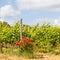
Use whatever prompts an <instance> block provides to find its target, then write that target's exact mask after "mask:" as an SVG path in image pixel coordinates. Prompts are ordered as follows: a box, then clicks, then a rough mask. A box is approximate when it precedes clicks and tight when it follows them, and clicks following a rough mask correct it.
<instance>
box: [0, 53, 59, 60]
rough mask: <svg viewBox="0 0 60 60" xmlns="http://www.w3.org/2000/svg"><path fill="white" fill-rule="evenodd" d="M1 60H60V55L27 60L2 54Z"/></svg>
mask: <svg viewBox="0 0 60 60" xmlns="http://www.w3.org/2000/svg"><path fill="white" fill-rule="evenodd" d="M0 60H60V55H50V54H44V56H42V57H40V58H39V59H25V58H23V57H18V56H10V55H4V54H0Z"/></svg>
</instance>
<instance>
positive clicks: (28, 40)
mask: <svg viewBox="0 0 60 60" xmlns="http://www.w3.org/2000/svg"><path fill="white" fill-rule="evenodd" d="M26 42H27V43H28V44H33V42H32V41H31V40H30V39H27V38H26V37H23V38H22V41H16V42H15V44H16V45H22V46H24V43H26Z"/></svg>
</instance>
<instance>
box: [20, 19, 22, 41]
mask: <svg viewBox="0 0 60 60" xmlns="http://www.w3.org/2000/svg"><path fill="white" fill-rule="evenodd" d="M20 41H22V19H21V20H20Z"/></svg>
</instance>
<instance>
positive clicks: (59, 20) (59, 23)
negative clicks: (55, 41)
mask: <svg viewBox="0 0 60 60" xmlns="http://www.w3.org/2000/svg"><path fill="white" fill-rule="evenodd" d="M53 25H57V26H60V19H59V18H58V19H55V20H54V24H53Z"/></svg>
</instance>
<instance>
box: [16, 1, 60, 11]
mask: <svg viewBox="0 0 60 60" xmlns="http://www.w3.org/2000/svg"><path fill="white" fill-rule="evenodd" d="M16 2H17V5H18V8H19V9H21V10H42V9H43V10H44V9H46V10H50V11H54V10H56V11H60V0H16Z"/></svg>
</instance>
